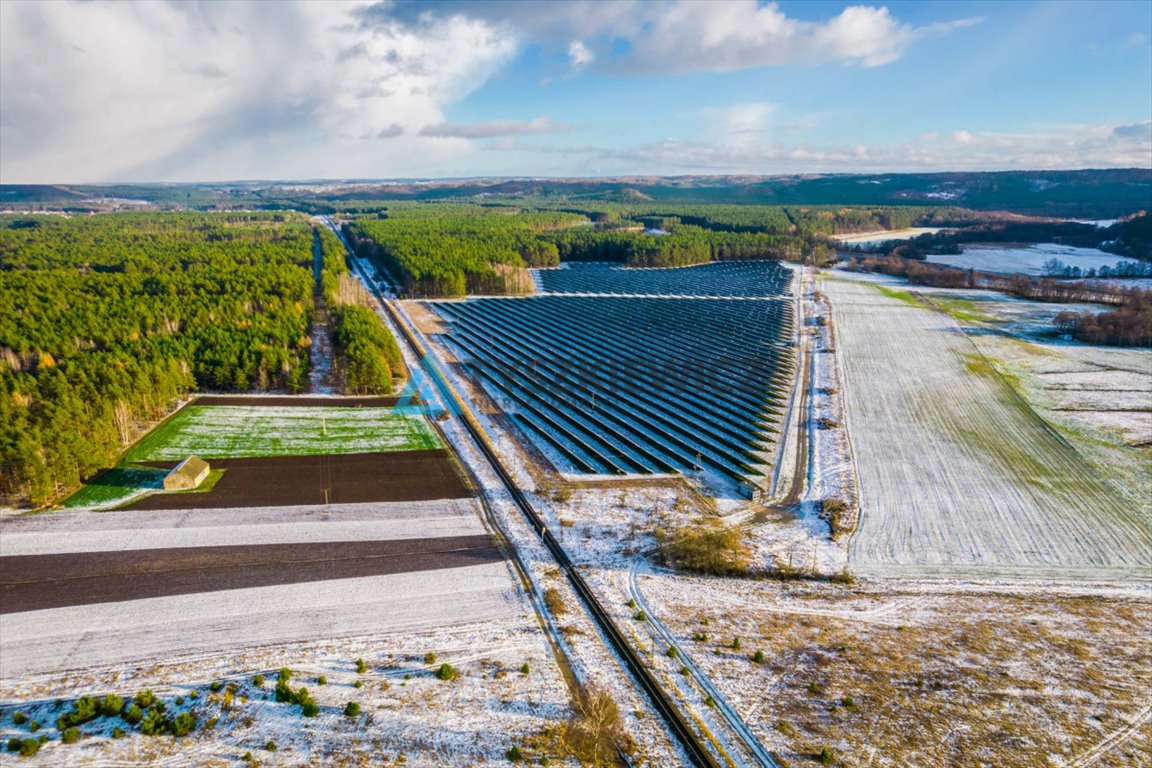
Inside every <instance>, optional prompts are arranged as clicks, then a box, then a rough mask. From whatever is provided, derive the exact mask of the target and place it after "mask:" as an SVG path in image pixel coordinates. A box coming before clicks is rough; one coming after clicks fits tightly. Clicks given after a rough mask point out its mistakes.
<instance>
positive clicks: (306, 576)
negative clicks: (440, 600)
mask: <svg viewBox="0 0 1152 768" xmlns="http://www.w3.org/2000/svg"><path fill="white" fill-rule="evenodd" d="M501 559H502V557H501V555H500V552H499V550H497V549H496V547H495V545H494V543H493V542H492V540H491V538H489V537H488V536H451V537H445V538H436V539H400V540H387V541H356V542H331V543H316V542H311V543H307V544H256V545H245V546H231V547H183V548H173V549H143V550H128V551H117V552H81V553H77V552H71V553H66V554H59V555H22V556H11V557H3V558H0V613H18V612H21V611H35V610H42V609H45V608H61V607H64V606H69V605H88V604H91V603H111V602H120V601H123V600H138V599H141V598H148V597H164V596H168V595H189V594H197V593H201V592H215V591H219V590H225V589H242V588H248V587H265V586H271V585H276V584H300V583H305V582H311V581H327V580H331V579H348V578H358V577H362V576H382V575H387V574H394V573H410V572H413V571H428V570H433V569H439V568H459V567H463V566H469V565H482V564H485V563H493V562H499V561H500V560H501Z"/></svg>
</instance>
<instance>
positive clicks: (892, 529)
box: [821, 276, 1152, 578]
mask: <svg viewBox="0 0 1152 768" xmlns="http://www.w3.org/2000/svg"><path fill="white" fill-rule="evenodd" d="M821 290H822V291H824V292H825V293H826V294H827V295H828V296H829V299H830V302H831V306H832V315H833V320H834V323H835V332H836V339H837V343H838V350H839V352H838V353H839V355H840V358H841V364H842V370H843V372H844V376H845V392H846V398H847V408H848V417H849V420H850V435H851V439H852V444H853V451H854V454H855V457H856V464H857V468H858V472H859V482H860V502H861V521H860V528H859V530H858V532H857V533H856V535H855V536H854V538H853V540H852V544H851V550H850V553H851V557H850V567H851V568H852V570H853V572H855V573H858V574H862V575H872V576H881V575H928V574H938V575H981V574H997V573H1000V574H1015V575H1038V576H1039V575H1043V576H1048V577H1069V578H1075V577H1091V578H1110V577H1128V576H1133V575H1140V574H1146V573H1147V570H1148V568H1149V566H1150V565H1152V563H1150V560H1152V554H1150V553H1152V533H1150V529H1149V523H1148V521H1147V519H1146V518H1144V517H1143V516H1142V515H1140V514H1139V512H1138V511H1137V509H1136V508H1134V507H1133V506H1132V505H1131V504H1130V503H1128V502H1127V501H1126V500H1125V498H1124V495H1123V494H1122V493H1121V492H1120V491H1118V490H1117V488H1116V487H1115V486H1114V485H1113V484H1112V483H1111V482H1109V481H1108V479H1107V478H1105V477H1102V476H1101V474H1100V473H1098V472H1097V471H1095V470H1094V468H1093V467H1092V465H1091V464H1090V462H1089V461H1087V459H1086V458H1085V457H1084V456H1083V455H1082V454H1080V453H1079V452H1078V451H1077V450H1076V449H1075V447H1074V446H1073V445H1072V444H1070V443H1069V442H1068V441H1067V440H1065V439H1064V438H1062V437H1061V436H1060V435H1059V434H1058V433H1057V432H1056V431H1054V430H1053V429H1052V428H1051V426H1049V425H1048V424H1047V423H1046V422H1045V421H1044V420H1043V419H1041V418H1040V416H1039V415H1038V414H1037V413H1036V412H1035V411H1034V410H1033V409H1032V408H1031V407H1030V406H1029V405H1028V403H1027V402H1026V401H1025V400H1024V399H1023V398H1021V397H1020V395H1019V394H1018V393H1017V392H1016V391H1015V390H1014V389H1013V388H1012V387H1011V386H1010V384H1009V383H1008V382H1007V381H1006V380H1005V379H1004V378H1003V377H1002V376H1001V375H1000V374H999V373H998V372H997V371H996V369H995V368H994V367H993V366H992V365H991V363H989V362H988V361H987V360H986V359H985V358H984V357H983V355H982V354H981V353H980V350H979V348H977V347H976V346H975V345H974V344H973V343H972V341H970V340H969V339H968V338H967V337H966V336H965V335H964V334H963V333H962V332H961V331H960V329H959V328H958V327H957V326H956V324H955V322H954V321H953V320H952V319H951V318H950V317H948V316H947V315H945V314H944V313H942V312H936V311H933V310H931V309H929V308H927V307H926V306H925V305H923V304H920V303H919V302H917V301H915V300H911V301H910V300H909V297H907V296H905V295H901V294H900V293H899V292H894V291H893V290H892V289H890V288H885V287H884V286H876V285H871V284H867V283H861V282H854V281H850V280H848V279H845V278H844V277H842V276H828V277H825V278H824V279H823V280H822V282H821Z"/></svg>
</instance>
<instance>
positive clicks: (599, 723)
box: [551, 686, 634, 766]
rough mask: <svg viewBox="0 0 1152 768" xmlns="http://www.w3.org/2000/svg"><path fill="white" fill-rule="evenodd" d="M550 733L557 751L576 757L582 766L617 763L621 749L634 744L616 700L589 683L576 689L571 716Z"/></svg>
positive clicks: (629, 748)
mask: <svg viewBox="0 0 1152 768" xmlns="http://www.w3.org/2000/svg"><path fill="white" fill-rule="evenodd" d="M551 736H552V738H553V739H554V743H553V744H552V745H551V747H552V749H553V750H554V751H555V752H556V753H558V754H559V755H563V756H565V757H572V758H575V759H576V760H577V762H579V763H580V764H581V765H591V766H607V765H616V764H618V762H619V754H620V752H624V753H626V754H627V753H628V752H630V751H631V750H632V749H633V747H634V743H633V741H632V738H631V736H629V735H628V733H627V732H626V731H625V730H624V722H623V717H622V716H621V714H620V708H619V707H618V706H617V704H616V702H615V700H613V698H612V696H611V695H609V694H608V693H606V692H604V691H602V690H600V689H598V688H594V687H592V686H581V687H580V688H579V690H578V691H577V693H576V697H575V701H574V702H573V714H572V716H571V717H570V718H569V719H568V721H566V722H565V723H562V724H561V725H560V726H559V727H557V728H555V729H554V730H553V732H552V734H551Z"/></svg>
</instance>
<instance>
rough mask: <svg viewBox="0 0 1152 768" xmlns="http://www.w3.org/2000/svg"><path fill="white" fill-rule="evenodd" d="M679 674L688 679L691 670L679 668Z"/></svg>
mask: <svg viewBox="0 0 1152 768" xmlns="http://www.w3.org/2000/svg"><path fill="white" fill-rule="evenodd" d="M680 674H682V675H684V677H688V675H690V674H692V670H690V669H688V667H680Z"/></svg>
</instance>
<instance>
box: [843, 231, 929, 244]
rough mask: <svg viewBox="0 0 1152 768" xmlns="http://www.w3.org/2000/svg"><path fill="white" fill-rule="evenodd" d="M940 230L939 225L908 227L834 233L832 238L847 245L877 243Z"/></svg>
mask: <svg viewBox="0 0 1152 768" xmlns="http://www.w3.org/2000/svg"><path fill="white" fill-rule="evenodd" d="M939 231H940V228H939V227H909V228H908V229H892V230H880V231H877V232H861V233H858V234H855V235H833V236H832V239H833V240H835V241H837V242H840V243H844V244H845V245H877V244H879V243H891V242H894V241H896V240H911V239H912V238H914V237H919V236H920V235H934V234H936V233H937V232H939Z"/></svg>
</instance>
